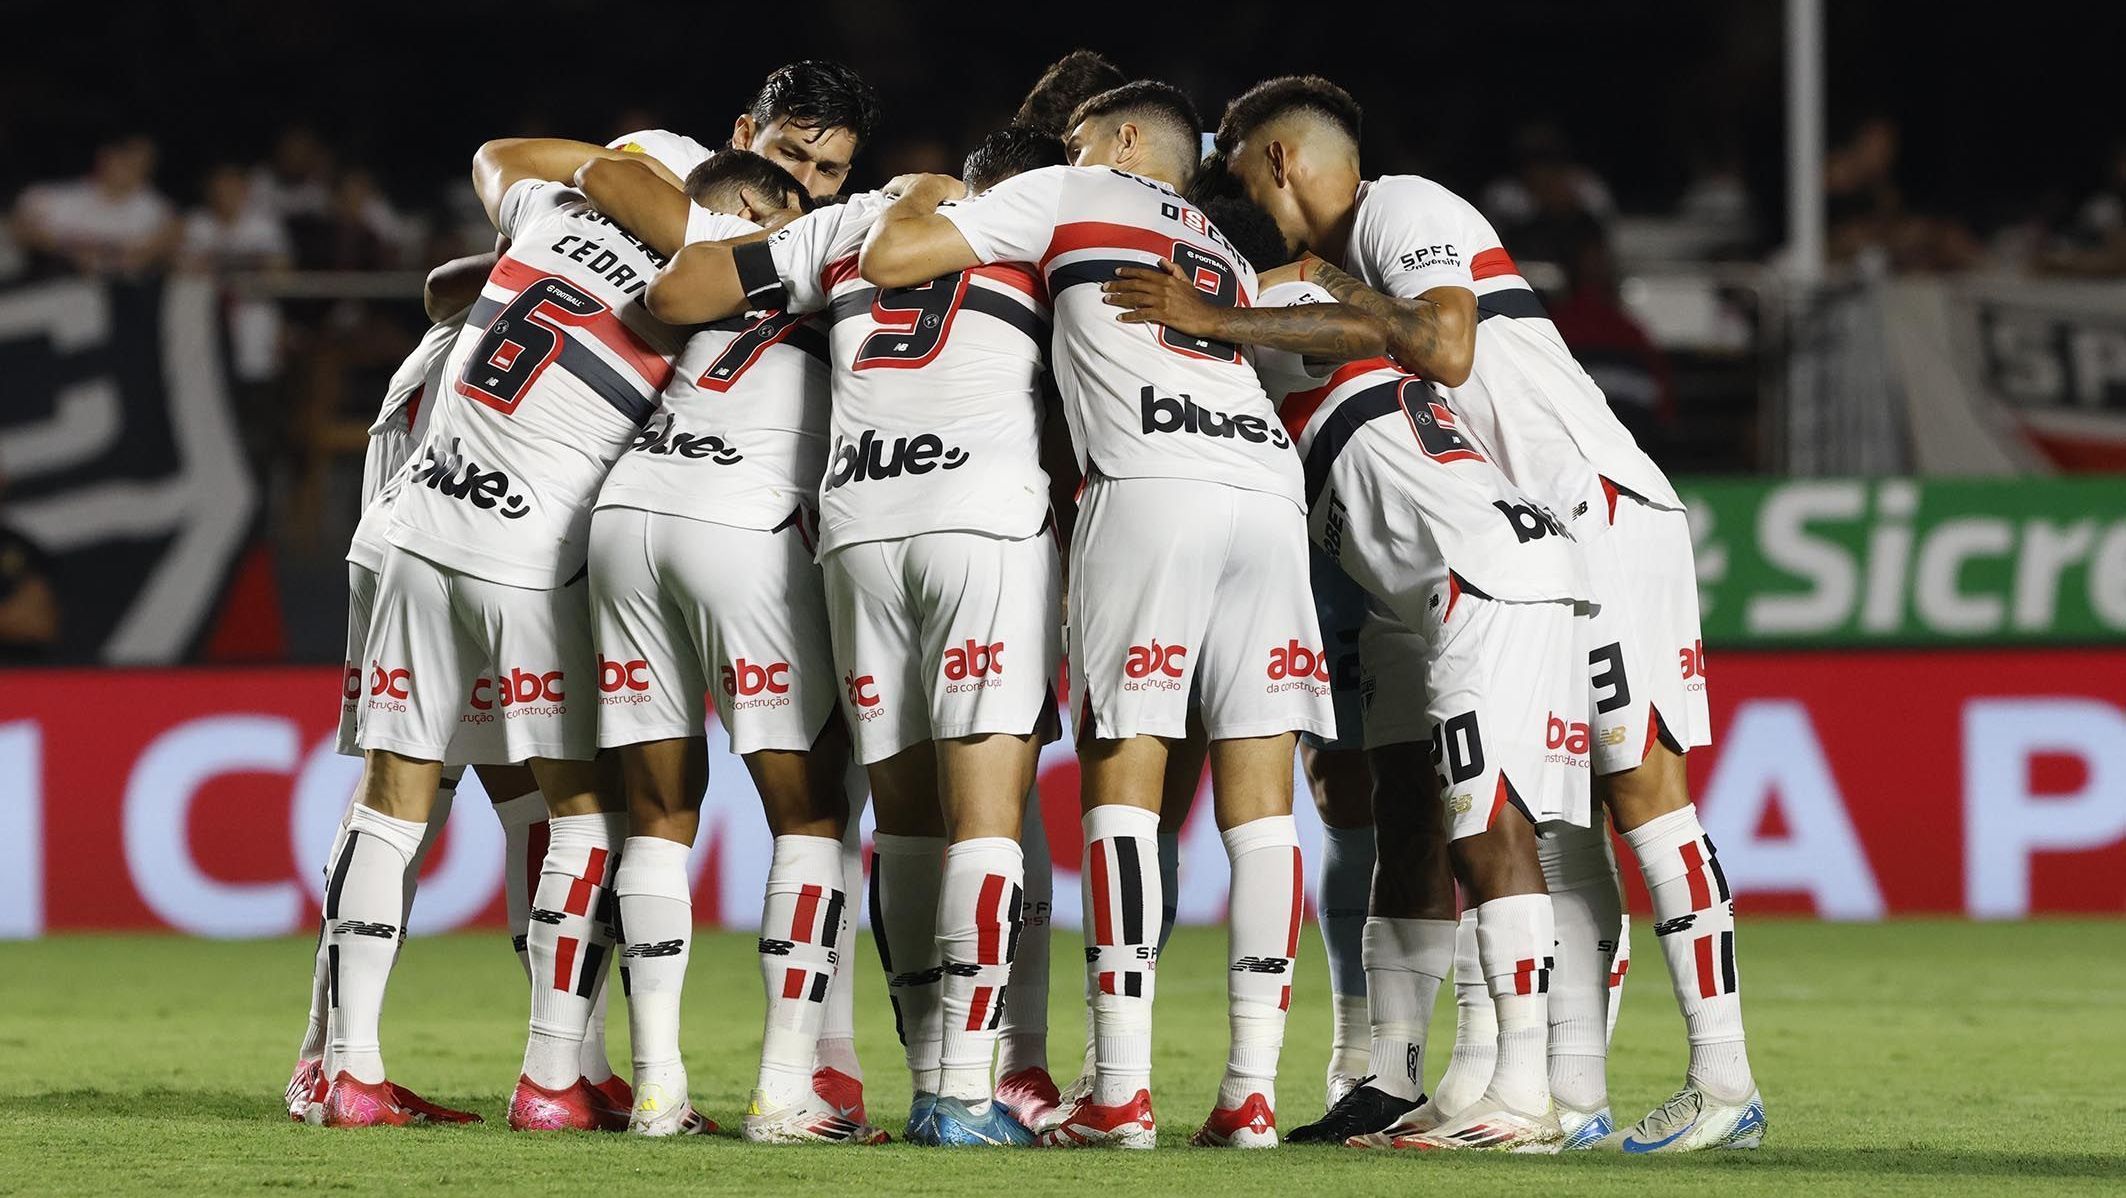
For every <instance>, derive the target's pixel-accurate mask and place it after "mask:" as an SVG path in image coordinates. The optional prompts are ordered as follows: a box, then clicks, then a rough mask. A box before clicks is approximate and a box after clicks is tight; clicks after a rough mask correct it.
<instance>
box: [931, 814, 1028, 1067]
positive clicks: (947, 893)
mask: <svg viewBox="0 0 2126 1198" xmlns="http://www.w3.org/2000/svg"><path fill="white" fill-rule="evenodd" d="M1025 883H1026V860H1025V857H1024V855H1023V854H1022V853H1021V851H1020V849H1019V842H1018V841H1015V840H1013V839H1011V838H1010V837H1008V836H983V837H976V838H974V839H972V840H963V841H960V842H959V843H958V844H955V845H953V846H952V847H951V848H949V849H946V850H945V884H944V889H943V891H942V892H941V893H940V895H939V897H938V931H937V938H938V960H939V963H940V964H942V965H943V966H944V970H945V977H944V981H943V982H942V983H941V987H942V993H941V1001H942V1002H943V1004H944V1008H945V1016H944V1028H945V1038H944V1044H943V1048H942V1051H941V1052H940V1054H939V1057H938V1093H939V1094H940V1095H943V1096H944V1097H946V1098H958V1099H962V1100H965V1101H968V1102H983V1101H986V1100H987V1099H988V1098H989V1096H990V1094H991V1089H990V1080H989V1069H990V1066H991V1064H992V1063H994V1061H995V1058H996V1046H997V1028H998V1026H999V1025H1000V1024H1001V1023H1002V1021H1003V1018H1004V1009H1005V1006H1006V1005H1007V1001H1008V999H1009V993H1008V991H1009V987H1010V985H1011V960H1012V956H1013V955H1014V954H1015V953H1017V952H1018V948H1019V905H1020V903H1021V902H1022V901H1023V900H1024V898H1025Z"/></svg>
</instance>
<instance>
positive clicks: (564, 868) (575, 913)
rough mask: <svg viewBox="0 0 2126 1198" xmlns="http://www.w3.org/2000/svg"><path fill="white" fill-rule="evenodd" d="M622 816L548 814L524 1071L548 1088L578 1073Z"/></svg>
mask: <svg viewBox="0 0 2126 1198" xmlns="http://www.w3.org/2000/svg"><path fill="white" fill-rule="evenodd" d="M626 826H627V817H626V816H625V815H618V814H611V815H608V814H599V815H557V816H555V817H554V818H552V819H550V820H548V821H547V829H548V832H547V846H546V859H545V861H543V862H542V863H541V864H540V869H539V885H538V888H537V889H536V890H534V891H533V892H532V916H531V930H530V932H529V933H528V934H527V936H526V947H527V948H528V949H529V951H530V953H531V964H532V1003H531V1034H530V1036H529V1037H527V1038H526V1040H525V1044H524V1075H525V1076H526V1077H529V1078H530V1079H531V1080H532V1084H534V1085H537V1086H541V1087H544V1088H545V1089H548V1090H559V1089H565V1088H566V1087H568V1086H572V1085H574V1084H575V1083H576V1080H577V1078H579V1077H581V1076H582V1073H583V1036H584V1032H585V1030H586V1029H587V1028H588V1027H589V1026H590V1018H591V1005H592V1000H593V999H595V998H596V997H597V988H598V979H599V978H600V976H601V975H603V974H604V972H605V967H606V965H607V964H608V962H607V957H608V956H609V955H610V952H611V949H612V943H613V922H612V912H611V911H609V910H607V904H608V903H610V902H611V901H612V892H611V890H610V887H611V886H612V878H613V870H614V869H615V867H616V866H617V864H618V862H617V861H616V860H615V858H616V857H617V856H618V855H619V853H618V850H619V847H620V840H621V833H622V832H623V831H624V830H625V829H626Z"/></svg>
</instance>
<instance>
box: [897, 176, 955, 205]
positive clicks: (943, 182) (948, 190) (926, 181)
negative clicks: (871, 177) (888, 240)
mask: <svg viewBox="0 0 2126 1198" xmlns="http://www.w3.org/2000/svg"><path fill="white" fill-rule="evenodd" d="M917 188H929V189H933V190H935V191H937V192H939V193H940V195H939V198H938V202H939V203H944V202H945V201H946V200H957V199H961V198H963V197H965V196H966V194H967V185H966V184H965V183H962V182H960V181H959V180H958V179H955V178H953V177H952V176H951V175H934V174H925V173H922V172H917V173H914V174H908V175H895V176H894V177H893V178H892V179H891V180H889V181H887V183H886V186H885V187H883V188H881V189H880V190H882V191H883V192H884V193H885V195H886V198H887V199H892V200H897V199H900V198H901V197H902V196H904V195H907V194H908V193H909V192H911V191H914V190H916V189H917Z"/></svg>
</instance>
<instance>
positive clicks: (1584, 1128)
mask: <svg viewBox="0 0 2126 1198" xmlns="http://www.w3.org/2000/svg"><path fill="white" fill-rule="evenodd" d="M1558 1126H1559V1127H1560V1128H1562V1129H1563V1130H1564V1132H1565V1143H1564V1146H1563V1150H1564V1151H1566V1152H1581V1151H1585V1150H1587V1149H1590V1148H1598V1147H1600V1146H1601V1144H1602V1141H1604V1140H1606V1139H1608V1138H1609V1137H1610V1136H1612V1135H1614V1134H1616V1130H1617V1125H1616V1123H1615V1121H1614V1120H1612V1119H1611V1118H1610V1117H1609V1108H1608V1107H1606V1106H1605V1107H1597V1108H1595V1109H1594V1110H1591V1111H1583V1110H1580V1109H1579V1108H1577V1107H1570V1106H1566V1105H1565V1104H1564V1103H1562V1102H1561V1103H1559V1104H1558Z"/></svg>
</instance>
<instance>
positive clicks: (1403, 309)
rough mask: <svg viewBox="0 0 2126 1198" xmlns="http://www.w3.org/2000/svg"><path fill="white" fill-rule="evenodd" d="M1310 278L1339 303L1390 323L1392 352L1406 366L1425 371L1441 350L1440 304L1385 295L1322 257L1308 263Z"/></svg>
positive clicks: (1307, 277) (1390, 349) (1386, 323)
mask: <svg viewBox="0 0 2126 1198" xmlns="http://www.w3.org/2000/svg"><path fill="white" fill-rule="evenodd" d="M1306 279H1307V281H1308V282H1311V283H1315V284H1318V285H1319V286H1320V287H1321V289H1322V290H1324V291H1326V292H1328V293H1329V294H1330V295H1332V296H1334V297H1336V302H1337V303H1340V304H1349V305H1350V306H1352V307H1354V308H1357V309H1358V310H1359V311H1361V312H1364V313H1366V314H1367V315H1369V316H1372V317H1374V318H1375V319H1377V320H1379V321H1381V322H1382V323H1384V324H1385V325H1387V327H1388V329H1389V338H1388V347H1389V351H1390V352H1391V353H1392V354H1393V355H1394V357H1395V360H1396V361H1398V362H1400V363H1402V364H1403V365H1404V366H1405V367H1407V368H1409V369H1413V370H1422V369H1423V367H1424V364H1425V363H1428V362H1431V361H1433V360H1434V358H1435V356H1436V355H1437V354H1438V353H1439V350H1440V327H1439V305H1438V304H1435V303H1432V302H1431V301H1430V300H1423V299H1415V300H1398V299H1395V298H1392V297H1390V296H1385V295H1382V294H1381V293H1380V292H1378V291H1375V290H1373V289H1372V288H1371V287H1368V286H1366V285H1365V284H1364V283H1361V282H1359V281H1358V280H1357V279H1354V278H1352V277H1351V276H1350V275H1348V274H1345V273H1344V272H1343V271H1341V270H1338V269H1337V268H1336V267H1335V266H1333V265H1331V264H1329V263H1327V262H1324V261H1321V260H1320V259H1315V260H1313V261H1311V262H1309V263H1308V264H1307V269H1306Z"/></svg>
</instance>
